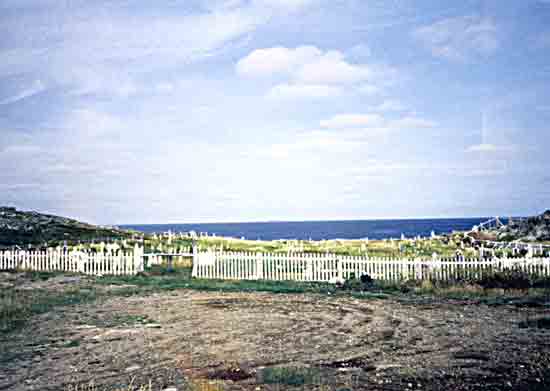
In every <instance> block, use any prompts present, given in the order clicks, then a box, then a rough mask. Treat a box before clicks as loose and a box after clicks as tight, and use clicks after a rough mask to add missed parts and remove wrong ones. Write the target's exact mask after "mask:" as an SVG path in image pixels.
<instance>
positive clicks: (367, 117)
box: [320, 114, 385, 128]
mask: <svg viewBox="0 0 550 391" xmlns="http://www.w3.org/2000/svg"><path fill="white" fill-rule="evenodd" d="M384 124H385V121H384V118H383V117H382V116H380V115H378V114H338V115H335V116H333V117H332V118H330V119H328V120H322V121H321V122H320V126H321V127H322V128H350V127H363V128H372V127H381V126H384Z"/></svg>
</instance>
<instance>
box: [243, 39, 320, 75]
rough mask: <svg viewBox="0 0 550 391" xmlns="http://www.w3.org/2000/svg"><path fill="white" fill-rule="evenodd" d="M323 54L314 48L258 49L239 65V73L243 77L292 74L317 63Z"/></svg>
mask: <svg viewBox="0 0 550 391" xmlns="http://www.w3.org/2000/svg"><path fill="white" fill-rule="evenodd" d="M321 55H322V52H321V51H320V50H319V49H317V48H316V47H314V46H300V47H297V48H296V49H288V48H285V47H273V48H267V49H257V50H254V51H253V52H252V53H250V54H249V55H248V56H246V57H244V58H242V59H241V60H239V62H238V63H237V66H236V69H237V73H239V74H240V75H242V76H251V77H266V76H273V75H278V74H287V75H288V74H291V73H292V72H295V71H296V70H297V69H298V68H299V67H301V66H303V65H304V64H305V63H307V62H310V61H315V60H316V59H317V58H319V57H320V56H321Z"/></svg>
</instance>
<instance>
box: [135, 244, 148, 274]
mask: <svg viewBox="0 0 550 391" xmlns="http://www.w3.org/2000/svg"><path fill="white" fill-rule="evenodd" d="M134 266H135V268H136V272H142V271H144V270H145V267H144V257H143V247H141V246H140V245H139V244H138V243H136V244H135V246H134Z"/></svg>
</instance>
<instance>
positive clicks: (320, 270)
mask: <svg viewBox="0 0 550 391" xmlns="http://www.w3.org/2000/svg"><path fill="white" fill-rule="evenodd" d="M512 268H517V269H520V270H523V271H526V272H528V273H530V274H533V275H538V276H550V258H521V259H518V258H501V259H498V258H494V259H490V260H482V259H464V260H456V259H437V258H433V259H424V260H420V259H414V260H410V259H390V258H369V257H354V256H344V255H336V254H306V253H295V254H294V253H249V252H201V253H197V254H196V255H195V257H194V262H193V274H192V275H193V277H197V278H206V279H222V280H225V279H231V280H274V281H315V282H331V283H335V282H337V281H339V280H340V281H342V280H344V279H348V278H351V277H352V275H354V276H355V277H356V278H358V277H359V276H361V275H362V274H368V275H369V276H371V277H372V278H373V279H377V280H384V281H399V280H406V279H416V280H425V279H434V280H441V281H448V280H453V279H456V278H459V277H460V278H481V277H483V276H485V275H488V274H492V273H494V272H496V271H502V270H504V269H512Z"/></svg>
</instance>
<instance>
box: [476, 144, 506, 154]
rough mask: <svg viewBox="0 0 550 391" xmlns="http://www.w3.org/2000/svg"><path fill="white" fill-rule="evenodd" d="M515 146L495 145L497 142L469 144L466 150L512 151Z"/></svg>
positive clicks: (487, 151)
mask: <svg viewBox="0 0 550 391" xmlns="http://www.w3.org/2000/svg"><path fill="white" fill-rule="evenodd" d="M514 150H515V147H514V146H513V145H497V144H477V145H471V146H469V147H468V148H467V149H466V151H467V152H486V153H492V152H511V151H514Z"/></svg>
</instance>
